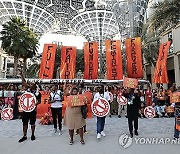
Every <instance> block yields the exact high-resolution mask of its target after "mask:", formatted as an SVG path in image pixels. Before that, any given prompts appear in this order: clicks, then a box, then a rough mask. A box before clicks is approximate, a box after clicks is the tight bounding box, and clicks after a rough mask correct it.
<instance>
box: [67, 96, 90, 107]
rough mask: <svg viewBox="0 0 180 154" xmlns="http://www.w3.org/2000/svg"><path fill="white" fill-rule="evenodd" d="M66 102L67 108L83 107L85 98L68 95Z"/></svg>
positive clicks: (85, 101)
mask: <svg viewBox="0 0 180 154" xmlns="http://www.w3.org/2000/svg"><path fill="white" fill-rule="evenodd" d="M67 100H68V107H75V106H83V105H85V103H87V98H86V96H84V95H82V94H80V95H70V96H68V97H67Z"/></svg>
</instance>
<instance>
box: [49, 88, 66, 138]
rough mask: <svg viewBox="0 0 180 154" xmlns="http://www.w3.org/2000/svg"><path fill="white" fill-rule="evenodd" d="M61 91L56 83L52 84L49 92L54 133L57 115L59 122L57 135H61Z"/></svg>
mask: <svg viewBox="0 0 180 154" xmlns="http://www.w3.org/2000/svg"><path fill="white" fill-rule="evenodd" d="M62 101H63V96H62V91H61V90H58V87H57V85H53V86H52V92H51V93H50V99H49V103H50V104H51V112H52V117H53V124H54V133H56V132H57V117H58V124H59V131H60V132H59V135H62V130H61V129H62Z"/></svg>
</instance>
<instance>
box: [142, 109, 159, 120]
mask: <svg viewBox="0 0 180 154" xmlns="http://www.w3.org/2000/svg"><path fill="white" fill-rule="evenodd" d="M144 115H145V117H146V118H148V119H152V118H154V117H155V116H156V112H155V109H154V108H153V107H152V106H147V107H146V108H145V109H144Z"/></svg>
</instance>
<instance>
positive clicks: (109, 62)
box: [105, 40, 123, 80]
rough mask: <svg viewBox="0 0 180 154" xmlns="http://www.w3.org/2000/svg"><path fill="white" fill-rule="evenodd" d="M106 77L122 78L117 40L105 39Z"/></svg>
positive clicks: (118, 42)
mask: <svg viewBox="0 0 180 154" xmlns="http://www.w3.org/2000/svg"><path fill="white" fill-rule="evenodd" d="M105 46H106V66H107V79H108V80H120V79H122V78H123V69H122V55H121V44H120V41H119V40H116V41H111V40H106V41H105Z"/></svg>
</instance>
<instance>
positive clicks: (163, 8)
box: [151, 0, 180, 33]
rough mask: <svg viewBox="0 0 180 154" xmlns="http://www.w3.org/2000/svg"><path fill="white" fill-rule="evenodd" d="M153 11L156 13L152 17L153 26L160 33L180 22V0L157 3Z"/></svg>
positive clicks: (166, 0) (165, 0)
mask: <svg viewBox="0 0 180 154" xmlns="http://www.w3.org/2000/svg"><path fill="white" fill-rule="evenodd" d="M152 9H153V10H154V13H153V15H152V17H151V26H152V27H153V28H154V29H155V30H158V31H159V32H160V33H162V32H163V31H164V30H166V29H167V28H168V27H170V26H174V25H176V24H177V23H178V22H179V21H180V1H179V0H164V1H163V2H158V3H155V4H154V5H153V7H152Z"/></svg>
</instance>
